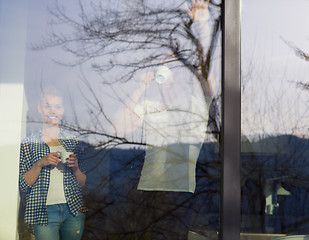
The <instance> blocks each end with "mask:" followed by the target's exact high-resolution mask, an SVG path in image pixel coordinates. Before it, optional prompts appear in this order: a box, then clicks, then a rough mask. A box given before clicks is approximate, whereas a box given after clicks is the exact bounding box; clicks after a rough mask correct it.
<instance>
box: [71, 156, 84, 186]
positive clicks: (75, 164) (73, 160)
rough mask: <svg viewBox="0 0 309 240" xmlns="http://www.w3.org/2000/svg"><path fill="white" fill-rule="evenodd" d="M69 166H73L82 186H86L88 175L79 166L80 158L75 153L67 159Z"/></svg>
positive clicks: (73, 170)
mask: <svg viewBox="0 0 309 240" xmlns="http://www.w3.org/2000/svg"><path fill="white" fill-rule="evenodd" d="M67 166H68V167H70V168H72V172H73V174H74V176H75V178H76V180H77V182H78V183H79V185H80V186H82V187H83V186H84V185H85V184H86V179H87V176H86V174H85V173H83V172H82V171H81V170H80V168H79V166H78V159H77V157H76V155H75V154H71V155H70V157H69V158H68V159H67Z"/></svg>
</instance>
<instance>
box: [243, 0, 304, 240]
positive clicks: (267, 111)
mask: <svg viewBox="0 0 309 240" xmlns="http://www.w3.org/2000/svg"><path fill="white" fill-rule="evenodd" d="M242 5H243V6H242V55H241V57H242V158H241V161H242V168H241V169H242V173H241V174H242V175H241V177H242V181H241V186H242V232H243V234H244V236H246V237H247V238H246V239H260V237H262V236H263V237H264V238H263V239H266V238H267V239H275V238H276V239H277V238H278V237H282V239H290V238H289V237H291V236H289V235H292V236H293V237H294V238H293V239H304V237H303V236H302V237H301V236H298V235H307V234H309V233H308V219H309V218H308V217H309V215H308V186H307V178H308V173H309V172H308V136H309V135H308V116H309V112H308V76H309V71H308V50H309V42H308V34H307V32H306V31H305V30H304V29H303V28H302V27H301V26H304V25H305V24H306V23H307V22H308V20H309V18H308V14H306V9H308V7H309V3H308V1H302V0H297V1H287V0H280V1H279V0H272V1H246V0H244V1H243V3H242ZM261 234H262V235H261ZM295 235H297V236H298V237H296V236H295ZM280 239H281V238H280ZM291 239H292V237H291Z"/></svg>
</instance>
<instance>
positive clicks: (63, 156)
mask: <svg viewBox="0 0 309 240" xmlns="http://www.w3.org/2000/svg"><path fill="white" fill-rule="evenodd" d="M71 154H74V152H67V151H64V152H60V160H61V162H62V163H66V159H67V158H69V157H70V155H71Z"/></svg>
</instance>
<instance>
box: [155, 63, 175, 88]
mask: <svg viewBox="0 0 309 240" xmlns="http://www.w3.org/2000/svg"><path fill="white" fill-rule="evenodd" d="M171 75H172V71H171V70H170V69H169V68H168V67H167V66H164V65H161V66H159V67H158V68H157V72H156V75H155V80H156V82H157V83H159V84H163V83H165V82H166V81H167V80H168V79H169V78H170V77H171Z"/></svg>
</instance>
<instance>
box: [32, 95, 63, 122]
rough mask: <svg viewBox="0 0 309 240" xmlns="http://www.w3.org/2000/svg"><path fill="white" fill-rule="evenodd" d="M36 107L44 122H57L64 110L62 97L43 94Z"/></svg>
mask: <svg viewBox="0 0 309 240" xmlns="http://www.w3.org/2000/svg"><path fill="white" fill-rule="evenodd" d="M38 109H39V112H40V113H41V116H42V119H43V122H44V123H48V124H59V122H60V120H61V119H62V116H63V112H64V107H63V103H62V97H60V96H53V95H44V96H43V97H42V100H41V103H40V104H39V107H38Z"/></svg>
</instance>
